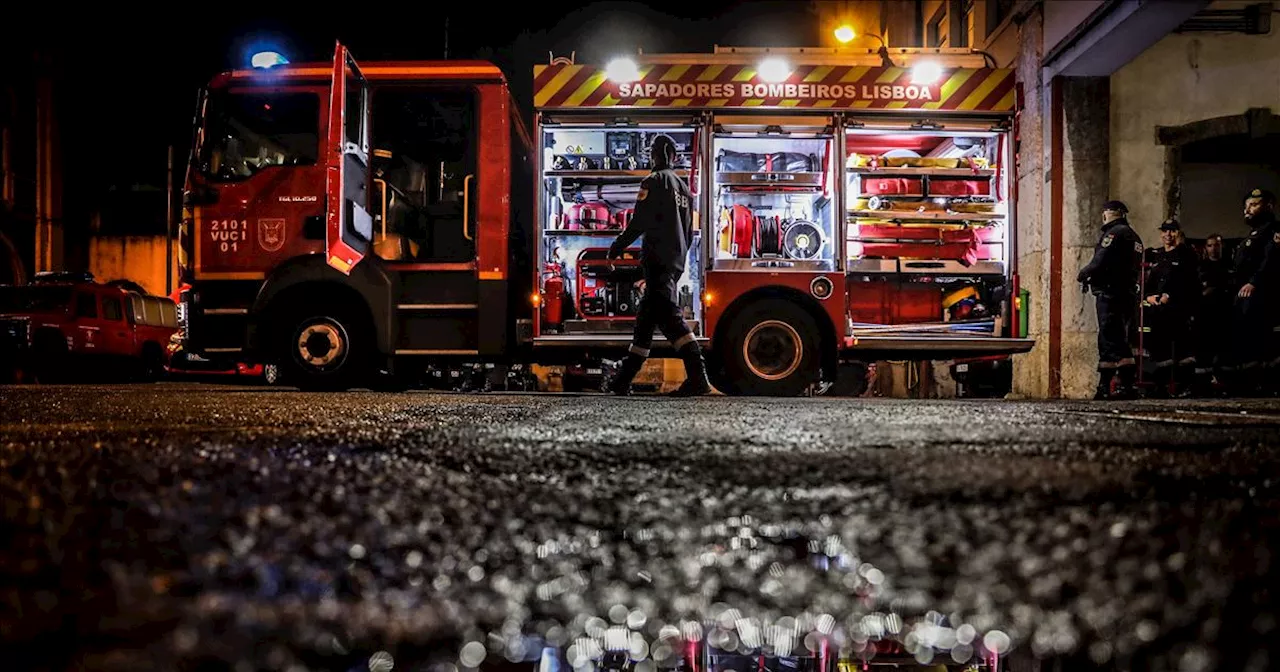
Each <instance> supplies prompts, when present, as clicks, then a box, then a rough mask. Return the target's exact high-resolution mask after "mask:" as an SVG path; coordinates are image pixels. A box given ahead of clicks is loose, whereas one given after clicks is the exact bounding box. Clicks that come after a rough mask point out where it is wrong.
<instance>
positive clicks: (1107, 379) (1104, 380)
mask: <svg viewBox="0 0 1280 672" xmlns="http://www.w3.org/2000/svg"><path fill="white" fill-rule="evenodd" d="M1115 374H1116V370H1115V369H1098V389H1097V390H1094V392H1093V399H1094V401H1101V400H1103V399H1110V398H1111V379H1112V378H1114V377H1115Z"/></svg>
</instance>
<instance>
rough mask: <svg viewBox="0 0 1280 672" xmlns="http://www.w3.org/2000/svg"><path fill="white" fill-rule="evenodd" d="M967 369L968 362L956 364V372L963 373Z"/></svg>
mask: <svg viewBox="0 0 1280 672" xmlns="http://www.w3.org/2000/svg"><path fill="white" fill-rule="evenodd" d="M968 370H969V365H968V364H956V373H964V372H965V371H968Z"/></svg>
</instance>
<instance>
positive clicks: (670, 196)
mask: <svg viewBox="0 0 1280 672" xmlns="http://www.w3.org/2000/svg"><path fill="white" fill-rule="evenodd" d="M664 138H665V140H664ZM668 143H669V144H668ZM667 147H669V149H667ZM667 151H669V152H670V154H669V155H668V156H666V157H665V158H664V157H663V156H662V152H667ZM652 152H653V154H654V157H653V165H654V166H655V168H657V167H659V166H661V168H657V169H655V170H654V171H653V172H652V173H651V174H650V175H649V176H648V177H646V178H645V179H644V181H643V182H641V183H640V190H639V192H637V194H636V207H635V212H634V214H633V215H632V217H631V221H630V222H629V223H628V224H627V228H626V230H625V231H623V232H622V235H620V236H618V238H617V240H615V241H614V242H613V245H612V246H611V247H610V250H609V256H610V257H611V258H614V257H617V256H619V255H620V254H621V253H622V251H623V250H625V249H626V248H627V247H628V246H629V245H631V244H632V243H633V242H635V241H636V239H637V238H640V237H642V236H643V238H644V240H643V242H642V243H641V248H640V264H641V267H642V269H643V271H644V281H645V290H644V297H643V298H642V299H641V300H640V310H639V312H638V314H637V315H636V323H635V331H634V333H633V335H632V340H631V348H630V351H629V354H628V356H627V359H626V360H624V361H623V364H622V369H621V370H620V371H619V372H618V374H617V377H616V379H615V381H614V385H613V391H614V392H615V393H617V394H626V393H627V392H628V391H629V389H630V385H631V380H632V378H634V377H635V375H636V373H637V372H639V370H640V367H641V366H642V365H643V364H644V361H645V359H646V358H648V356H649V349H650V346H651V345H652V344H653V330H654V328H655V327H656V328H658V329H659V330H661V331H662V335H663V336H666V338H667V340H668V341H670V342H671V345H672V347H674V348H675V349H676V351H677V352H679V353H680V357H681V359H683V360H684V363H685V370H686V380H685V384H684V385H682V386H681V388H680V390H678V391H677V393H678V394H704V393H705V392H707V391H709V390H710V385H709V383H708V382H707V373H706V366H705V363H704V361H703V359H702V351H701V348H700V347H699V346H698V341H697V339H696V338H695V337H694V335H693V332H691V331H689V326H688V325H687V324H685V321H684V318H683V316H682V315H681V312H680V307H679V304H678V301H677V294H676V285H677V283H678V282H679V281H680V276H681V275H683V274H684V270H685V262H686V260H687V259H688V257H689V247H690V245H692V244H693V194H692V193H690V191H689V186H688V184H686V183H685V181H684V180H683V179H681V178H680V177H679V176H678V175H676V173H675V171H674V170H672V169H670V168H669V167H668V166H670V165H671V159H674V153H675V143H674V142H672V141H671V139H670V138H669V137H667V136H658V137H657V138H655V140H654V149H653V150H652Z"/></svg>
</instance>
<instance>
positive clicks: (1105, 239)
mask: <svg viewBox="0 0 1280 672" xmlns="http://www.w3.org/2000/svg"><path fill="white" fill-rule="evenodd" d="M1115 239H1116V236H1115V234H1113V233H1108V234H1107V235H1105V236H1103V237H1102V246H1103V247H1110V246H1111V241H1113V240H1115Z"/></svg>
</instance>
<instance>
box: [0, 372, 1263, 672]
mask: <svg viewBox="0 0 1280 672" xmlns="http://www.w3.org/2000/svg"><path fill="white" fill-rule="evenodd" d="M0 409H2V411H0V415H2V416H3V417H2V420H0V467H2V468H0V502H2V504H3V515H2V517H0V625H2V626H3V627H0V636H2V637H3V641H0V650H5V651H7V652H8V653H7V654H6V657H7V658H8V659H9V660H32V661H39V664H38V665H37V666H35V667H34V668H33V669H94V670H116V669H119V670H139V669H236V670H253V669H278V670H304V669H309V670H366V669H372V670H379V672H386V670H389V669H392V668H391V667H389V665H392V664H393V665H394V669H395V670H409V669H431V670H434V671H436V672H457V671H458V670H465V669H466V668H467V667H471V666H475V665H476V664H480V665H483V666H485V667H489V666H493V665H494V664H495V663H505V662H506V661H511V660H515V661H519V660H526V661H527V660H533V659H536V654H537V650H538V648H539V647H540V646H541V644H540V643H539V642H549V643H550V644H559V645H561V648H562V650H565V651H567V655H569V656H571V657H572V656H587V657H589V655H590V652H591V647H592V646H597V645H598V644H600V643H603V642H612V641H614V640H615V638H619V637H620V639H617V641H618V642H620V643H621V645H622V646H624V647H630V648H631V650H632V652H633V653H635V654H637V657H640V658H645V659H646V660H647V661H648V662H645V663H644V664H642V665H641V666H640V667H639V668H638V670H641V671H644V670H654V669H656V668H658V667H663V666H665V665H667V664H669V663H670V662H671V661H672V660H674V658H673V657H672V648H673V647H672V644H673V640H671V638H670V635H672V634H673V632H674V631H672V630H671V629H670V628H665V629H664V626H669V625H674V626H675V627H676V628H685V629H686V631H688V629H689V628H692V629H693V630H694V631H695V634H696V632H701V634H702V636H703V637H704V638H705V640H706V641H709V642H711V643H714V644H716V645H719V646H722V647H725V648H734V647H746V646H749V645H752V644H764V645H766V646H767V647H770V648H771V649H772V650H780V651H785V650H786V649H788V648H791V649H793V650H800V649H802V648H803V647H804V646H806V645H813V644H814V642H815V641H816V640H815V638H814V637H812V636H808V635H809V633H811V632H815V631H816V632H819V633H823V634H829V636H830V638H831V639H830V641H832V642H833V644H834V645H836V646H837V647H840V648H841V649H842V650H844V651H847V652H856V651H858V650H865V649H866V647H867V646H868V644H867V642H868V641H869V640H870V641H873V642H874V640H876V639H877V638H881V639H896V640H898V641H901V642H903V643H904V647H905V648H906V649H907V650H909V651H912V652H914V653H915V655H917V656H919V659H920V660H922V661H924V660H932V661H933V662H935V663H936V662H939V661H944V660H951V659H952V658H955V659H967V658H968V656H970V655H973V656H975V658H974V659H975V660H976V659H977V658H976V656H978V655H982V653H983V652H984V651H986V650H989V649H998V650H1002V651H1006V652H1008V654H1009V655H1010V656H1011V662H1012V664H1013V665H1014V669H1017V668H1020V667H1022V666H1023V665H1024V664H1025V663H1026V659H1029V658H1042V659H1051V658H1055V657H1056V658H1058V659H1059V660H1060V661H1066V662H1069V663H1071V664H1073V665H1078V666H1079V667H1072V668H1071V669H1086V667H1087V666H1092V665H1097V666H1098V667H1099V669H1135V670H1136V669H1167V670H1179V671H1184V672H1207V671H1209V670H1218V669H1222V670H1257V671H1259V672H1261V671H1262V670H1267V669H1274V668H1275V667H1276V666H1277V665H1280V654H1277V653H1276V652H1274V651H1269V650H1268V647H1274V646H1275V644H1273V642H1274V641H1276V639H1277V638H1278V636H1280V630H1278V627H1280V623H1277V617H1278V613H1277V601H1276V597H1275V590H1276V588H1275V587H1276V586H1280V580H1277V579H1280V569H1278V565H1277V562H1276V561H1275V560H1273V556H1274V555H1275V554H1276V553H1277V552H1280V498H1278V494H1280V459H1278V458H1280V449H1278V447H1277V446H1280V402H1275V401H1271V402H1266V401H1248V402H1227V401H1218V402H1178V403H1172V402H1166V403H1159V404H1158V403H1156V402H1130V403H1126V404H1111V405H1107V404H1098V403H1092V402H1076V403H1024V402H1003V401H989V402H976V401H975V402H963V401H907V400H866V399H862V400H840V399H794V400H777V399H770V400H741V399H727V398H723V397H716V398H704V399H697V400H678V401H677V400H662V399H654V398H633V399H623V400H615V399H609V398H605V397H599V396H576V397H575V396H559V395H536V394H526V395H515V394H510V395H509V394H492V395H484V396H462V395H446V394H429V393H407V394H376V393H350V394H341V395H318V394H317V395H312V394H301V393H297V392H294V391H290V390H281V389H267V388H234V387H218V386H200V385H179V384H160V385H155V386H140V387H79V388H76V387H65V388H56V387H55V388H35V387H9V388H0ZM1160 410H1163V411H1165V412H1162V413H1153V411H1160ZM1113 411H1123V412H1119V413H1117V412H1113ZM694 621H700V622H701V625H697V626H695V625H693V622H694ZM610 628H612V629H610ZM628 631H630V633H629V632H628ZM584 633H585V634H584ZM586 635H596V636H597V638H596V640H595V641H596V642H597V644H591V643H590V642H591V640H584V639H582V638H583V637H584V636H586ZM570 645H572V646H570ZM530 665H532V664H531V663H530ZM527 669H530V670H532V669H533V668H532V667H528V668H527ZM1002 669H1003V668H1002ZM1022 669H1026V668H1022ZM1044 669H1052V668H1049V667H1045V668H1044Z"/></svg>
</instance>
